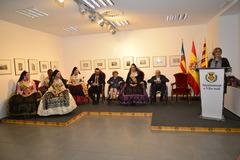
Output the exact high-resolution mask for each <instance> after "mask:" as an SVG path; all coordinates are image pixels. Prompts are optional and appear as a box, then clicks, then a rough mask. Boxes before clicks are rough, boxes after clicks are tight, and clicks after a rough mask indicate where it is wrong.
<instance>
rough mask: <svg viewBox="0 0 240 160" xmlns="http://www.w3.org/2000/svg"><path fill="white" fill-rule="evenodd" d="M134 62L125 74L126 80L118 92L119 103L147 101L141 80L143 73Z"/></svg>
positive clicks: (133, 103)
mask: <svg viewBox="0 0 240 160" xmlns="http://www.w3.org/2000/svg"><path fill="white" fill-rule="evenodd" d="M140 72H141V71H140V70H139V69H138V68H137V66H136V65H135V64H132V65H131V68H130V70H129V72H128V75H127V80H126V83H125V85H124V86H123V88H122V90H121V92H120V103H121V104H132V105H135V104H136V103H147V102H148V95H147V92H146V88H145V85H144V81H143V75H141V73H140Z"/></svg>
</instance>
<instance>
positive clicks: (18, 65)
mask: <svg viewBox="0 0 240 160" xmlns="http://www.w3.org/2000/svg"><path fill="white" fill-rule="evenodd" d="M14 67H15V74H16V75H20V74H21V73H22V72H23V71H24V70H26V63H25V59H24V58H14Z"/></svg>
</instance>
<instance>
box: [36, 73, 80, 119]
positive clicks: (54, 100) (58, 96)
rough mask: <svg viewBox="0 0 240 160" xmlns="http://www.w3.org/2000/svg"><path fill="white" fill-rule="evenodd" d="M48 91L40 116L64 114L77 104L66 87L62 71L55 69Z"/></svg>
mask: <svg viewBox="0 0 240 160" xmlns="http://www.w3.org/2000/svg"><path fill="white" fill-rule="evenodd" d="M49 85H50V87H49V88H48V91H47V92H46V93H45V94H44V95H43V97H42V100H41V102H40V104H39V107H38V111H37V114H38V115H40V116H49V115H62V114H67V113H69V112H71V111H73V110H74V109H75V108H76V107H77V105H76V103H75V101H74V99H73V97H72V95H71V94H70V93H69V92H68V90H67V89H66V82H65V80H64V79H63V78H62V76H61V73H60V71H58V70H55V71H54V72H53V74H52V77H51V79H50V83H49Z"/></svg>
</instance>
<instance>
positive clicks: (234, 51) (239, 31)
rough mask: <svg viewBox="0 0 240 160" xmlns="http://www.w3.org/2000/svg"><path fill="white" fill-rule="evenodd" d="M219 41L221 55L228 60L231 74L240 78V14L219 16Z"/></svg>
mask: <svg viewBox="0 0 240 160" xmlns="http://www.w3.org/2000/svg"><path fill="white" fill-rule="evenodd" d="M219 41H220V46H221V48H222V49H223V57H227V58H228V60H229V61H230V64H231V66H232V70H233V72H232V73H233V75H234V76H236V77H238V78H240V65H239V62H240V47H239V44H240V14H238V15H227V16H220V17H219Z"/></svg>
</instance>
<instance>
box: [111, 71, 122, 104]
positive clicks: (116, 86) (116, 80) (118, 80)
mask: <svg viewBox="0 0 240 160" xmlns="http://www.w3.org/2000/svg"><path fill="white" fill-rule="evenodd" d="M112 75H113V76H112V77H110V78H109V80H108V81H107V83H108V84H109V87H108V88H109V99H108V101H109V102H110V101H112V100H116V98H117V93H118V91H119V90H120V88H121V85H122V84H123V83H124V80H123V78H122V77H120V76H118V72H117V71H113V72H112Z"/></svg>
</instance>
